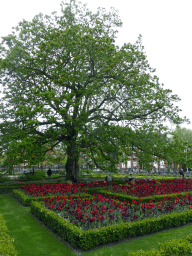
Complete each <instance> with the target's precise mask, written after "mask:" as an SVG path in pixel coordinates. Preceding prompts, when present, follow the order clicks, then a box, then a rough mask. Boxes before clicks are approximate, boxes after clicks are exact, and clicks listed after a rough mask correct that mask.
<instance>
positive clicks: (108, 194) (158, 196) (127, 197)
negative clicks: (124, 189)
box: [87, 188, 192, 203]
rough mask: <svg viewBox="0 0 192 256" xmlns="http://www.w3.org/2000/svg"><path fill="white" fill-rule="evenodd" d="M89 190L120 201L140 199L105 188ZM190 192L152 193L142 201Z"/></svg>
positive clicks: (91, 192) (183, 194)
mask: <svg viewBox="0 0 192 256" xmlns="http://www.w3.org/2000/svg"><path fill="white" fill-rule="evenodd" d="M87 192H88V193H90V194H92V195H94V194H96V193H97V194H101V195H103V196H108V197H109V196H110V197H115V198H116V199H119V200H120V201H124V199H125V201H126V202H128V201H129V202H131V201H132V200H133V199H134V200H135V201H138V202H139V200H140V197H135V196H129V195H125V194H123V193H113V192H107V191H105V190H103V189H102V188H90V189H88V190H87ZM188 193H189V194H190V195H192V191H189V192H181V193H174V194H166V195H152V196H148V197H141V200H142V203H148V202H149V201H151V200H152V199H154V200H155V201H156V202H158V201H161V200H162V199H164V198H167V197H170V198H174V197H175V196H177V197H179V196H185V195H186V194H188Z"/></svg>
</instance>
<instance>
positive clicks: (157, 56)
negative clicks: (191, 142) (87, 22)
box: [0, 0, 192, 129]
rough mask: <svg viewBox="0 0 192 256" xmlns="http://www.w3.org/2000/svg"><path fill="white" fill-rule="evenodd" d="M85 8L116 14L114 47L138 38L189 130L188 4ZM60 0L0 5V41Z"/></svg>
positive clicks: (144, 0) (109, 1)
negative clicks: (118, 23) (177, 100)
mask: <svg viewBox="0 0 192 256" xmlns="http://www.w3.org/2000/svg"><path fill="white" fill-rule="evenodd" d="M81 2H83V3H87V4H88V8H89V9H90V10H92V11H95V10H96V8H97V7H105V8H106V9H107V10H109V8H110V7H111V6H113V7H115V8H116V9H117V10H119V16H120V18H121V20H122V22H123V27H122V28H121V29H120V30H119V33H118V38H117V44H119V45H120V46H121V45H123V44H124V43H129V42H130V43H135V41H136V40H137V38H138V36H139V34H141V35H142V36H143V45H144V47H145V52H146V55H147V58H148V61H149V64H150V65H151V67H152V68H155V69H156V75H157V76H158V77H159V78H160V82H161V83H163V84H164V87H165V88H168V89H171V90H172V91H173V93H174V94H177V95H179V97H180V98H181V101H180V103H179V104H178V106H179V107H180V108H181V109H182V114H181V115H182V116H187V117H188V118H189V119H190V120H191V124H190V125H187V124H186V125H182V127H186V128H188V129H192V100H191V98H192V79H191V75H192V29H191V27H192V15H191V10H192V0H182V1H181V0H96V1H93V0H82V1H81ZM60 3H61V0H27V1H26V0H6V1H3V0H2V1H1V3H0V37H1V36H6V35H8V34H9V33H11V28H12V27H14V26H16V25H17V24H18V22H20V21H21V20H22V19H26V20H31V19H32V18H33V17H34V16H35V15H36V14H38V13H40V12H42V13H43V14H50V13H51V12H53V11H58V12H59V11H60Z"/></svg>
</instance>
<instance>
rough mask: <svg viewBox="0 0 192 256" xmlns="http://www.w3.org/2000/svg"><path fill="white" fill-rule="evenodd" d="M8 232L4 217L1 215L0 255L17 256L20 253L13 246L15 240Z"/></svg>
mask: <svg viewBox="0 0 192 256" xmlns="http://www.w3.org/2000/svg"><path fill="white" fill-rule="evenodd" d="M8 232H9V231H8V228H7V226H6V224H5V221H4V219H3V216H2V215H1V214H0V255H2V256H17V255H18V253H17V251H16V250H15V247H14V245H13V242H14V240H13V239H12V238H11V237H10V235H9V234H8Z"/></svg>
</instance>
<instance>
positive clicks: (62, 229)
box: [31, 202, 192, 250]
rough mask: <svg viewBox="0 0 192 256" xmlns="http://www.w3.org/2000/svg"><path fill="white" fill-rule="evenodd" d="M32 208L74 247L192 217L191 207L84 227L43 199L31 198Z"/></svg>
mask: <svg viewBox="0 0 192 256" xmlns="http://www.w3.org/2000/svg"><path fill="white" fill-rule="evenodd" d="M31 212H32V214H34V215H35V216H36V217H37V218H39V219H40V220H41V221H42V222H43V223H44V224H45V225H47V226H48V227H49V228H50V229H52V230H53V231H54V232H56V233H58V235H59V236H61V238H62V239H63V240H65V241H67V242H69V243H70V244H71V245H72V246H73V247H75V248H81V249H82V250H89V249H91V248H94V247H95V246H97V245H104V244H107V243H111V242H116V241H120V240H122V239H124V238H133V237H136V236H142V235H145V234H150V233H154V232H158V231H160V230H164V229H168V228H172V227H178V226H181V225H184V224H186V223H189V222H191V221H192V210H187V211H184V212H179V213H171V214H167V215H163V216H160V217H158V218H150V219H146V220H142V221H134V222H128V223H120V224H116V225H113V226H107V227H102V228H99V229H91V230H86V231H83V230H81V229H79V228H78V227H76V226H75V225H73V224H71V223H69V222H68V221H67V220H66V219H64V218H62V217H60V216H59V215H58V214H57V213H55V212H53V211H51V210H48V209H46V208H45V207H44V206H43V205H42V204H41V203H40V202H31Z"/></svg>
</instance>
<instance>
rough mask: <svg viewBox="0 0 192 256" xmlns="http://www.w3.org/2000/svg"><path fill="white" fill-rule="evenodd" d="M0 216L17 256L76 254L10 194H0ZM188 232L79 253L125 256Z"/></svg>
mask: <svg viewBox="0 0 192 256" xmlns="http://www.w3.org/2000/svg"><path fill="white" fill-rule="evenodd" d="M0 213H2V215H3V218H4V220H5V222H6V225H7V227H8V229H9V231H10V236H11V237H12V238H14V240H15V242H14V246H15V248H16V250H17V251H18V252H19V256H26V255H27V256H43V255H46V256H60V255H62V256H63V255H66V256H73V255H78V252H77V250H73V249H71V247H70V246H68V245H66V244H65V243H63V242H62V241H60V240H59V239H58V238H57V236H56V235H55V234H53V233H51V232H49V231H48V229H47V228H45V227H43V226H42V225H41V224H40V222H39V221H38V220H37V219H35V218H34V217H33V216H32V215H31V214H30V207H24V206H22V205H21V204H19V203H18V202H17V201H16V200H15V199H14V198H12V195H11V194H0ZM191 232H192V225H191V224H188V225H185V226H183V227H180V228H176V229H170V230H166V231H162V232H158V233H156V234H154V235H148V236H145V237H141V238H140V237H138V238H135V239H131V240H123V241H122V242H119V243H116V244H109V245H106V246H102V247H98V248H96V249H95V250H91V251H88V252H82V251H79V252H80V253H81V255H82V256H83V255H85V256H101V255H106V256H115V255H119V256H126V255H127V253H128V252H129V251H133V250H140V249H143V250H145V251H147V250H149V249H151V248H155V247H156V248H157V246H158V242H165V241H168V240H171V239H173V238H185V237H186V236H187V235H188V234H190V233H191Z"/></svg>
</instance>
